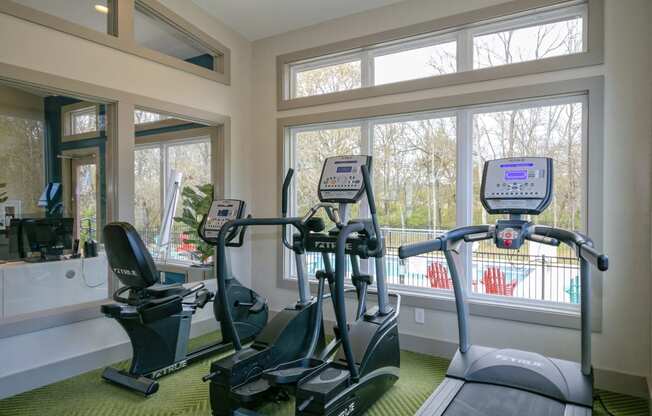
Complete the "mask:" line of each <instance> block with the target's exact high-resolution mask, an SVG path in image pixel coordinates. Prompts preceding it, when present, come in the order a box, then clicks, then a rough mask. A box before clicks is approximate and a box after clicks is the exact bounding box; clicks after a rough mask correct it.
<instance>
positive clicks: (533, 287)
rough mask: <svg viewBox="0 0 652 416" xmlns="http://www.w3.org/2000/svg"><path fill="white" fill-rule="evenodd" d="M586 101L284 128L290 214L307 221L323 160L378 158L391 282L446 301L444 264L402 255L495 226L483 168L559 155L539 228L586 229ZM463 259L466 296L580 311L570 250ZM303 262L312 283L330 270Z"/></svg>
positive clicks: (470, 253) (491, 250) (489, 248)
mask: <svg viewBox="0 0 652 416" xmlns="http://www.w3.org/2000/svg"><path fill="white" fill-rule="evenodd" d="M585 100H586V98H585V96H583V95H582V96H572V97H553V98H548V99H543V100H542V99H536V100H534V99H533V100H528V101H522V102H509V103H501V104H494V105H491V106H482V107H465V108H460V109H456V110H454V111H442V112H433V113H416V114H405V115H398V116H391V117H381V118H370V119H362V120H353V121H346V122H341V123H329V124H319V125H308V126H297V127H292V128H289V129H288V138H289V140H288V147H287V148H286V149H287V153H286V154H287V155H288V158H287V163H288V164H289V166H288V167H290V166H291V167H294V168H295V170H296V182H295V187H294V197H293V207H292V210H293V215H301V214H303V213H304V212H305V211H306V210H307V209H308V208H309V207H310V206H311V205H312V204H314V203H316V202H317V197H316V190H317V183H318V180H319V174H320V171H321V164H322V162H323V160H324V159H325V158H326V157H328V156H332V155H341V154H351V153H354V154H355V153H362V154H369V155H372V156H373V163H372V176H373V183H374V191H375V194H376V204H377V209H378V215H379V219H380V223H381V228H382V231H383V235H384V238H385V243H386V247H387V255H386V272H387V278H388V281H389V283H390V284H391V285H393V286H394V287H396V288H400V289H408V290H410V291H427V292H433V291H434V292H441V293H442V294H445V293H447V292H448V291H450V290H451V289H452V282H451V281H450V273H449V272H448V267H447V265H446V261H445V259H444V258H443V256H442V255H440V254H438V253H429V254H426V255H423V256H420V257H414V258H410V259H407V260H405V261H400V260H399V259H398V247H399V246H400V245H402V244H405V243H409V242H416V241H422V240H426V239H430V238H433V237H434V236H436V235H438V234H440V233H442V232H445V231H447V230H449V229H451V228H453V227H455V226H460V225H466V224H471V223H492V222H494V221H495V220H496V217H494V216H489V215H487V214H486V212H485V211H484V210H483V209H482V207H481V204H480V203H479V187H480V178H481V174H482V165H483V163H484V161H486V160H489V159H494V158H499V157H510V156H524V155H528V156H548V157H552V158H553V159H554V168H555V169H554V172H555V177H554V183H555V185H554V186H555V189H554V191H555V194H554V199H553V202H552V204H551V205H550V207H549V208H548V210H547V211H546V212H545V213H544V214H543V215H541V216H539V217H537V218H536V222H537V223H539V224H547V225H553V226H558V227H564V228H570V229H579V230H583V229H585V218H586V212H585V209H584V205H585V204H584V201H585V199H586V195H585V194H586V184H585V183H584V180H583V179H582V178H583V177H584V176H585V175H584V165H585V160H584V156H583V154H584V152H583V149H584V143H585V140H584V137H585V134H586V125H585V118H584V117H583V115H584V112H585V111H586V102H585ZM460 173H462V174H460ZM467 195H468V196H467ZM469 197H470V198H471V200H469V199H468V198H469ZM359 206H360V208H359V209H360V211H359V212H355V211H354V215H361V216H366V215H368V210H367V207H366V204H365V203H364V202H363V203H361V204H359ZM463 255H464V261H465V265H466V267H467V270H471V273H469V274H468V276H470V278H468V276H467V278H466V284H467V285H468V286H467V287H468V289H469V293H470V294H471V296H480V297H487V296H489V297H492V298H494V299H496V300H498V301H521V302H522V301H528V302H545V303H550V302H555V303H561V304H570V305H574V304H577V303H578V301H579V289H578V288H579V280H578V277H579V268H578V267H579V266H578V263H577V261H576V260H575V257H574V254H573V253H572V252H570V251H569V250H568V249H565V248H562V247H559V248H555V247H548V246H543V245H540V244H535V243H528V244H526V245H525V246H524V247H523V248H521V249H520V250H518V251H510V250H499V249H497V248H495V246H493V245H492V244H491V243H474V244H468V246H467V248H466V249H465V251H463ZM291 256H292V253H291V252H289V251H287V250H286V262H285V264H286V269H285V270H287V271H288V275H287V276H286V277H292V276H293V275H294V273H295V271H294V266H293V262H292V258H291ZM307 264H308V271H309V273H310V274H311V275H312V274H314V273H315V271H316V270H319V269H320V268H321V267H323V265H322V263H321V258H320V256H317V255H314V254H312V253H309V254H308V256H307ZM361 267H362V268H363V269H364V270H367V271H373V267H374V266H373V262H366V261H363V262H362V264H361Z"/></svg>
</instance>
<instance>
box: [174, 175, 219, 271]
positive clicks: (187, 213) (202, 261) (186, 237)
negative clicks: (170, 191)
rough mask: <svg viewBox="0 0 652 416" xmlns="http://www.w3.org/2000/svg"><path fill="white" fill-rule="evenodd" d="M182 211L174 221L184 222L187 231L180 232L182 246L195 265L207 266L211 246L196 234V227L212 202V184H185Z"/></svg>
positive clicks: (211, 252)
mask: <svg viewBox="0 0 652 416" xmlns="http://www.w3.org/2000/svg"><path fill="white" fill-rule="evenodd" d="M181 200H182V206H183V211H182V214H181V216H180V217H175V218H174V221H175V222H178V223H181V224H184V225H186V226H187V228H189V229H190V230H189V231H186V232H183V233H182V237H181V240H182V243H183V245H182V248H183V249H184V250H186V251H188V252H189V253H190V255H191V257H192V258H193V260H195V261H197V262H198V263H199V264H197V265H195V266H197V267H209V266H210V264H209V263H208V260H209V259H210V258H211V256H212V255H213V247H212V246H210V245H208V244H207V243H206V242H205V241H204V240H202V239H201V238H200V237H199V235H198V234H197V228H198V227H199V223H200V222H201V219H202V216H203V215H204V214H206V213H208V210H209V209H210V207H211V203H212V202H213V185H212V184H209V183H207V184H204V185H200V186H185V187H184V188H183V190H182V191H181Z"/></svg>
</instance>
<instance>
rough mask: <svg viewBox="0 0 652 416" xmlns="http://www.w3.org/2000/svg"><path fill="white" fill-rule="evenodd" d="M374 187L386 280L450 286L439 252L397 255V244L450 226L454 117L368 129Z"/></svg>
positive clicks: (419, 284) (431, 285)
mask: <svg viewBox="0 0 652 416" xmlns="http://www.w3.org/2000/svg"><path fill="white" fill-rule="evenodd" d="M373 147H374V151H373V153H374V161H373V163H374V166H373V177H374V191H375V194H376V205H377V210H378V217H379V220H380V224H381V227H382V230H383V233H384V236H385V244H386V247H387V255H386V257H385V259H386V272H387V279H388V282H390V283H392V284H397V285H407V286H418V287H430V288H437V289H450V288H451V286H450V279H448V270H447V267H446V261H445V260H444V258H443V256H441V255H440V254H439V253H429V254H427V255H424V256H419V257H412V258H410V259H408V260H405V261H404V262H401V261H399V259H398V248H399V246H401V245H403V244H406V243H413V242H417V241H423V240H427V239H431V238H434V237H435V236H436V235H438V234H440V233H442V232H444V231H446V230H448V229H450V228H452V227H454V226H455V217H456V214H455V189H456V176H457V175H456V154H457V151H456V122H455V118H454V117H446V118H429V119H422V120H413V121H398V122H391V123H379V124H375V125H374V129H373Z"/></svg>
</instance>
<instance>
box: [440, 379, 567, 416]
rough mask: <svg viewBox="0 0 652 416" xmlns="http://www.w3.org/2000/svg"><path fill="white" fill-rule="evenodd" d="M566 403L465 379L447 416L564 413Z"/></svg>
mask: <svg viewBox="0 0 652 416" xmlns="http://www.w3.org/2000/svg"><path fill="white" fill-rule="evenodd" d="M564 408H565V405H564V404H563V403H560V402H558V401H556V400H553V399H549V398H547V397H543V396H539V395H538V394H534V393H530V392H528V391H523V390H517V389H513V388H509V387H502V386H495V385H491V384H480V383H468V382H467V383H465V384H464V386H463V387H462V389H461V390H460V391H459V392H458V393H457V396H455V399H453V401H452V402H451V404H450V405H449V406H448V408H447V409H446V412H444V415H445V416H563V414H564Z"/></svg>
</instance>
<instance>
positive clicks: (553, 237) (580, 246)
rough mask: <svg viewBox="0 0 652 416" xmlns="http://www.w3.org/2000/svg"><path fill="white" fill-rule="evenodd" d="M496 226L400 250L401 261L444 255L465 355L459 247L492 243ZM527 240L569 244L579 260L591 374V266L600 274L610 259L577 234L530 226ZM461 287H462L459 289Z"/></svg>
mask: <svg viewBox="0 0 652 416" xmlns="http://www.w3.org/2000/svg"><path fill="white" fill-rule="evenodd" d="M494 229H495V228H494V226H493V225H472V226H466V227H459V228H454V229H452V230H450V231H448V232H446V233H444V234H442V235H440V236H439V237H437V238H435V239H432V240H427V241H421V242H418V243H412V244H406V245H404V246H401V247H399V251H398V255H399V258H401V259H405V258H407V257H413V256H418V255H422V254H424V253H428V252H432V251H443V252H444V255H445V256H446V261H447V263H448V267H449V270H450V273H451V278H452V280H453V290H454V292H455V303H456V310H457V317H458V331H459V338H460V347H459V348H460V351H461V352H466V351H467V350H468V348H469V341H468V330H467V322H468V316H469V311H468V306H467V305H466V299H465V294H464V292H465V289H464V288H462V287H461V278H460V275H459V270H458V269H460V268H461V267H459V266H460V265H461V263H460V262H459V253H457V251H456V249H457V244H458V243H459V242H461V241H464V240H465V238H466V237H468V236H471V235H479V237H478V238H475V239H473V241H478V240H482V239H490V238H493V237H494ZM524 232H525V235H524V238H525V239H527V240H530V241H534V242H537V243H543V244H549V245H559V243H560V242H561V243H564V244H567V245H568V246H570V247H572V248H573V249H575V252H576V255H577V257H578V259H579V260H580V296H581V298H580V319H581V342H582V345H581V351H582V353H581V357H582V358H581V361H582V362H581V364H582V373H583V374H584V375H585V376H588V375H589V374H591V332H592V330H591V268H590V266H589V264H592V265H593V266H595V267H596V268H597V269H598V270H600V271H606V270H607V269H608V268H609V258H608V257H607V255H605V254H603V253H600V252H598V251H597V250H596V249H595V248H594V247H593V241H591V239H590V238H589V237H587V236H585V235H583V234H580V233H578V232H576V231H569V230H564V229H560V228H555V227H550V226H546V225H534V224H532V225H530V226H529V227H527V228H526V229H525V230H524ZM458 286H459V287H458Z"/></svg>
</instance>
